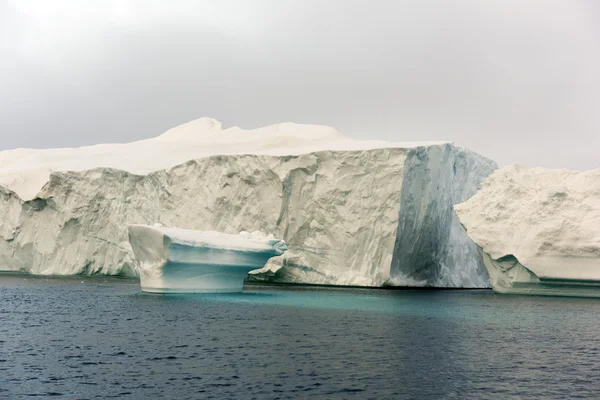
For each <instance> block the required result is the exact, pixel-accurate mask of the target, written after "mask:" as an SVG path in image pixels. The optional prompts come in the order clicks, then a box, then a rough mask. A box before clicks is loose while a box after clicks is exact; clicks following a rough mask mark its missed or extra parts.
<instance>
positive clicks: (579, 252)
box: [455, 165, 600, 296]
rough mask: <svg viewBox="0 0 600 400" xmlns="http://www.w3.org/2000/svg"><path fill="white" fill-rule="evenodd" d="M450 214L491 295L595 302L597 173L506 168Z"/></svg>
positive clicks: (598, 278) (598, 277) (598, 276)
mask: <svg viewBox="0 0 600 400" xmlns="http://www.w3.org/2000/svg"><path fill="white" fill-rule="evenodd" d="M455 210H456V212H457V214H458V216H459V218H460V221H461V222H462V224H463V225H464V226H465V228H466V229H467V232H468V235H469V236H470V237H471V239H473V240H474V241H475V243H477V245H478V246H479V249H480V251H481V253H482V255H483V258H484V261H485V265H486V267H487V269H488V271H489V273H490V280H491V283H492V285H493V287H494V289H495V290H496V291H498V292H503V293H511V292H514V293H533V294H552V295H569V296H571V295H594V296H598V295H600V289H599V287H600V170H593V171H587V172H577V171H568V170H552V169H542V168H524V167H521V166H518V165H511V166H508V167H505V168H503V169H500V170H497V171H495V172H494V173H493V174H492V175H491V176H489V177H488V178H487V179H486V180H485V182H484V183H483V187H482V189H481V190H480V191H479V192H478V193H477V194H476V195H475V196H474V197H472V198H471V199H469V200H468V201H466V202H465V203H462V204H459V205H457V206H455ZM594 286H596V287H595V288H594Z"/></svg>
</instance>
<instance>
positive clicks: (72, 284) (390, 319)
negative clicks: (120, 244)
mask: <svg viewBox="0 0 600 400" xmlns="http://www.w3.org/2000/svg"><path fill="white" fill-rule="evenodd" d="M28 397H37V398H45V397H54V398H65V399H96V398H119V399H121V398H122V399H163V398H164V399H176V398H177V399H210V398H213V399H261V400H262V399H528V398H543V399H564V398H600V301H599V300H591V299H571V298H551V297H547V298H545V297H521V296H502V295H496V294H493V293H492V292H491V291H489V290H483V291H425V290H417V291H407V290H376V289H372V290H367V289H333V288H330V289H328V288H310V287H297V286H296V287H293V286H288V287H277V286H247V287H246V289H245V290H244V292H242V293H239V294H232V295H223V294H219V295H217V294H215V295H156V294H143V293H141V292H140V290H139V283H138V282H137V281H134V280H126V279H117V278H105V277H92V278H82V277H71V278H39V277H31V276H27V275H12V274H3V275H0V398H2V399H4V398H6V399H11V398H28Z"/></svg>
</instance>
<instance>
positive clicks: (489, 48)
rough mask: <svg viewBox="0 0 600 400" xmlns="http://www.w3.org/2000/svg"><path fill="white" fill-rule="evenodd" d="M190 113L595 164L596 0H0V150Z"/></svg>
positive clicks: (536, 161)
mask: <svg viewBox="0 0 600 400" xmlns="http://www.w3.org/2000/svg"><path fill="white" fill-rule="evenodd" d="M205 116H208V117H213V118H216V119H218V120H220V121H221V122H222V123H223V125H224V127H229V126H235V125H237V126H240V127H242V128H246V129H250V128H256V127H260V126H265V125H269V124H274V123H278V122H287V121H290V122H297V123H310V124H320V125H329V126H333V127H335V128H336V129H338V130H340V131H341V132H344V133H345V134H346V135H348V136H351V137H354V138H359V139H382V140H389V141H394V142H399V141H420V140H449V141H453V142H455V143H456V144H457V145H460V146H463V147H467V148H469V149H471V150H474V151H477V152H479V153H481V154H483V155H485V156H487V157H490V158H492V159H494V160H495V161H497V162H498V163H499V164H501V165H504V164H509V163H514V162H517V163H520V164H523V165H526V166H543V167H551V168H571V169H580V170H583V169H592V168H600V157H598V154H599V153H598V149H600V2H596V1H595V0H562V1H558V0H487V1H481V0H439V1H438V0H420V1H402V0H390V1H384V0H364V1H358V0H253V1H247V0H214V1H202V0H194V1H192V0H190V1H187V0H171V1H168V2H166V1H157V0H131V1H127V0H123V1H117V0H102V1H100V0H93V1H92V0H90V1H80V0H53V1H47V0H0V150H5V149H12V148H18V147H35V148H48V147H74V146H82V145H90V144H96V143H107V142H129V141H134V140H139V139H144V138H149V137H153V136H157V135H159V134H160V133H162V132H164V131H166V130H167V129H169V128H171V127H173V126H176V125H179V124H181V123H185V122H188V121H190V120H193V119H196V118H200V117H205Z"/></svg>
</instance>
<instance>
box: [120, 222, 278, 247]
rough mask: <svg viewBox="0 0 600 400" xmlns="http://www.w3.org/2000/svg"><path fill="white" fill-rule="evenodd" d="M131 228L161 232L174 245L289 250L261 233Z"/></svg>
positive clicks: (144, 226)
mask: <svg viewBox="0 0 600 400" xmlns="http://www.w3.org/2000/svg"><path fill="white" fill-rule="evenodd" d="M130 227H132V228H134V229H133V230H132V229H130V232H135V234H139V235H144V233H145V232H151V231H154V232H159V233H161V234H163V235H165V236H167V237H168V238H169V239H170V240H171V242H172V243H178V244H182V245H186V246H193V247H207V248H213V249H223V250H236V251H252V252H260V251H275V252H278V253H279V254H283V252H284V251H285V250H286V249H287V245H286V243H285V242H284V241H283V240H280V239H275V237H274V236H273V235H266V234H264V233H262V232H259V231H255V232H251V233H250V232H240V233H239V234H237V235H231V234H227V233H222V232H215V231H197V230H192V229H181V228H166V227H163V226H151V225H130ZM136 228H137V229H136Z"/></svg>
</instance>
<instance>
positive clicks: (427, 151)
mask: <svg viewBox="0 0 600 400" xmlns="http://www.w3.org/2000/svg"><path fill="white" fill-rule="evenodd" d="M495 168H496V166H495V164H494V163H493V162H492V161H490V160H488V159H486V158H484V157H482V156H480V155H478V154H475V153H473V152H470V151H468V150H464V149H461V148H458V147H455V146H454V145H453V144H451V143H444V142H441V143H407V144H393V143H385V142H373V141H368V142H362V141H357V140H352V139H348V138H345V137H344V136H342V135H341V134H340V133H339V132H337V131H335V130H333V129H332V128H328V127H317V126H312V125H297V124H279V125H274V126H271V127H265V128H260V129H257V130H254V131H243V130H241V129H239V128H230V129H226V130H222V129H221V126H220V123H218V122H216V121H214V120H210V119H201V120H198V121H194V122H192V123H190V124H186V125H182V126H180V127H177V128H174V129H172V130H171V131H169V132H167V133H166V134H164V135H162V136H159V137H157V138H154V139H149V140H145V141H141V142H134V143H129V144H116V145H98V146H90V147H84V148H79V149H52V150H24V149H19V150H13V151H6V152H1V153H0V182H2V183H3V184H4V185H5V188H3V189H2V190H1V191H0V215H1V216H2V217H3V223H2V226H1V227H0V265H1V268H2V269H8V270H24V271H29V272H32V273H36V274H94V273H102V274H129V275H137V274H138V273H139V266H138V264H137V263H136V262H135V260H134V258H133V253H132V249H131V246H130V244H129V242H128V235H127V225H128V224H147V225H153V224H155V223H161V224H163V225H165V226H177V227H181V228H185V229H193V230H202V231H218V232H222V233H227V234H237V233H238V232H240V231H250V232H251V231H262V232H265V233H267V234H273V235H274V236H275V237H280V238H283V239H284V240H285V241H286V242H287V243H288V246H289V250H288V252H286V254H285V255H284V256H280V257H275V258H274V259H272V260H271V261H269V263H268V264H267V266H266V267H265V269H263V271H262V272H260V273H256V274H252V275H251V279H254V280H268V281H276V282H298V283H317V284H333V285H360V286H380V285H384V284H390V285H400V286H405V285H415V286H423V285H427V286H441V287H482V286H487V285H488V278H487V275H486V273H485V270H484V268H483V265H482V261H481V257H480V255H479V253H478V251H477V247H476V246H475V244H474V243H473V242H472V241H471V240H469V239H468V237H467V236H466V234H465V232H464V229H463V228H462V226H461V225H460V223H459V222H458V219H457V218H456V216H455V215H454V214H453V211H452V206H453V205H454V204H457V203H460V202H462V201H465V200H466V199H467V198H469V197H470V196H472V195H473V194H474V193H475V192H476V191H477V190H478V188H479V184H480V182H481V181H482V180H483V179H484V178H485V177H486V176H488V175H489V174H490V173H491V172H492V171H493V170H494V169H495Z"/></svg>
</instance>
